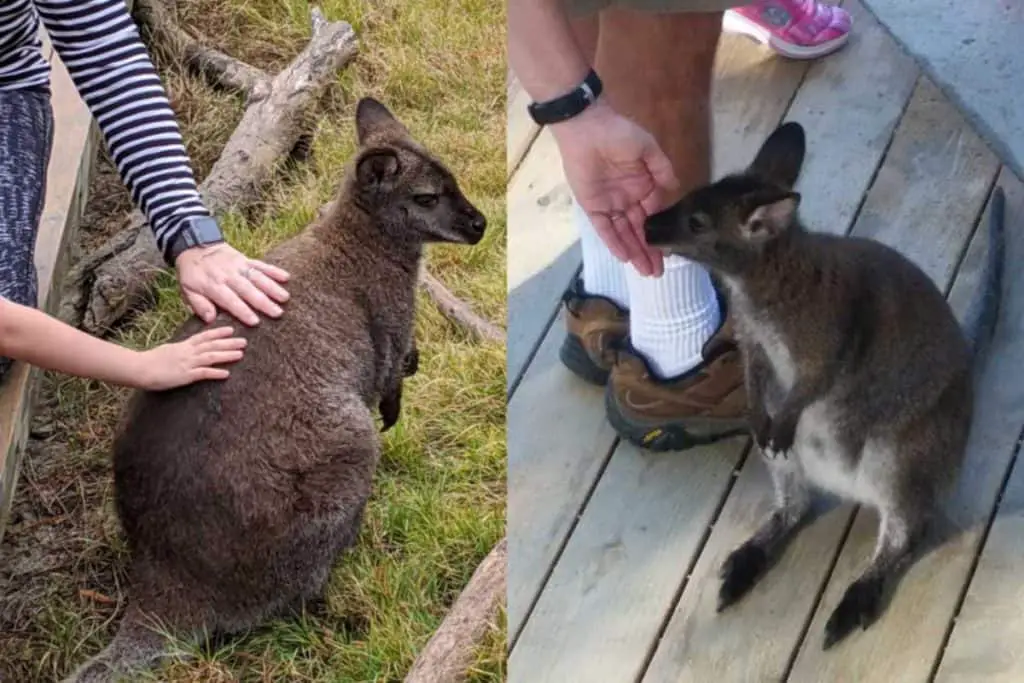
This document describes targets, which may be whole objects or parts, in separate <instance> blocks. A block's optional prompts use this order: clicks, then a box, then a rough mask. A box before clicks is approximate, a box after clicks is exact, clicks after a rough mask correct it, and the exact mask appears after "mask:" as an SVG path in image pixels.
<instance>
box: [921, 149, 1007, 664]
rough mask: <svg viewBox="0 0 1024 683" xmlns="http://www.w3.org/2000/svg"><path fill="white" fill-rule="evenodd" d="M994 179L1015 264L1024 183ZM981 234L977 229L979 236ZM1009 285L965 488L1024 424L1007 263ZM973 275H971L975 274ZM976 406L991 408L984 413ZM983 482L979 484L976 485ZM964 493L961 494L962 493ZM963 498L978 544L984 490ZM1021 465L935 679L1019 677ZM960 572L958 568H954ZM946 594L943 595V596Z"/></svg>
mask: <svg viewBox="0 0 1024 683" xmlns="http://www.w3.org/2000/svg"><path fill="white" fill-rule="evenodd" d="M999 184H1000V185H1002V186H1003V188H1004V189H1005V190H1006V195H1007V230H1008V231H1011V232H1012V234H1010V235H1009V236H1008V240H1009V241H1010V243H1009V244H1008V246H1007V252H1008V253H1007V262H1008V263H1009V264H1012V263H1018V262H1019V259H1020V258H1021V256H1022V255H1024V248H1022V246H1021V243H1022V242H1024V183H1021V181H1020V179H1018V178H1017V177H1015V176H1014V175H1013V174H1012V173H1011V172H1010V171H1009V170H1008V169H1006V168H1004V169H1003V172H1002V174H1001V176H1000V180H999ZM981 236H982V235H981V234H980V232H979V237H981ZM974 241H975V242H977V243H979V244H977V245H975V244H972V245H971V251H970V252H968V257H967V260H966V261H965V264H964V269H968V270H969V272H970V273H971V274H972V275H977V273H978V272H980V270H981V269H980V268H979V267H978V262H979V261H981V260H982V259H983V258H984V254H985V249H986V248H987V240H982V239H975V240H974ZM1006 273H1007V275H1008V276H1009V280H1010V282H1011V284H1010V286H1009V287H1008V288H1006V289H1005V290H1004V291H1005V292H1006V294H1005V296H1006V298H1005V299H1004V300H1003V302H1004V305H1003V308H1002V315H1001V320H1000V323H999V324H1000V325H1002V329H1001V330H1000V331H999V332H998V334H999V335H1000V337H1001V338H1002V342H1003V343H1002V344H1001V345H999V346H995V347H994V348H993V349H992V352H991V354H990V358H992V362H991V367H990V368H989V371H988V373H987V375H986V379H985V381H983V382H982V383H981V385H980V389H981V391H986V390H987V392H986V393H987V396H986V397H984V398H982V399H981V401H982V402H980V403H979V405H978V411H979V417H978V419H977V420H976V422H975V425H976V431H977V432H978V434H977V439H976V440H975V442H974V446H975V449H974V450H973V451H969V453H970V454H971V455H973V456H974V459H975V460H980V459H981V458H984V460H986V461H987V460H990V459H991V460H994V461H995V462H993V463H991V464H987V465H986V467H985V469H986V470H991V472H988V471H986V472H982V471H979V470H978V469H975V467H976V466H977V464H978V463H972V465H974V466H972V468H971V472H972V474H971V476H970V480H969V484H972V485H973V486H971V487H970V488H969V489H968V492H969V493H973V494H979V493H982V490H984V491H985V492H986V493H990V492H991V490H992V487H993V485H994V478H995V476H996V474H997V473H998V471H999V469H1000V467H999V466H1000V465H1001V464H1003V463H1005V462H1006V458H1007V456H1008V453H1009V452H1010V451H1011V450H1012V449H1013V447H1014V441H1015V440H1016V437H1017V434H1018V432H1019V430H1020V426H1021V424H1022V423H1024V378H1022V377H1021V368H1022V367H1024V344H1022V341H1021V340H1022V339H1024V292H1022V287H1021V285H1020V277H1019V276H1018V275H1017V273H1016V272H1015V270H1014V269H1013V267H1012V266H1010V267H1009V268H1008V269H1007V271H1006ZM974 279H975V280H976V279H977V278H976V277H975V278H974ZM957 284H958V288H957V290H954V294H959V293H960V291H963V292H966V291H968V290H969V289H974V287H976V286H977V285H976V283H973V284H974V287H967V286H964V287H959V284H960V283H959V282H958V283H957ZM981 411H986V413H991V415H982V414H981ZM979 484H980V485H981V486H978V485H979ZM960 495H961V496H962V497H963V496H964V495H965V494H964V493H963V492H961V494H960ZM972 498H973V496H968V497H967V498H964V499H963V500H961V501H959V502H960V503H961V504H962V503H967V504H966V505H965V506H964V507H963V508H962V509H961V511H960V512H961V516H960V517H959V518H958V521H959V524H960V525H962V527H963V528H966V529H967V532H966V533H965V536H966V538H964V539H963V543H962V544H963V545H966V546H971V545H972V544H977V543H979V542H980V538H979V536H980V534H981V532H982V530H983V526H984V513H985V512H986V511H987V509H988V508H987V507H986V506H985V505H984V503H985V502H989V503H990V502H991V498H990V497H988V496H982V500H979V501H977V502H975V501H973V500H971V499H972ZM1022 541H1024V463H1022V462H1021V461H1020V460H1019V459H1018V460H1017V463H1016V466H1015V467H1014V470H1013V473H1012V475H1011V478H1010V481H1009V483H1008V485H1007V488H1006V492H1005V494H1004V496H1003V498H1002V500H1001V502H1000V504H999V512H998V514H997V515H996V519H995V521H994V523H993V525H992V530H991V532H990V533H989V536H988V540H987V541H986V543H985V547H984V551H983V552H982V554H981V557H980V559H979V562H978V566H977V570H976V572H975V574H974V578H973V580H972V581H971V585H970V587H969V589H968V592H967V595H966V599H965V601H964V605H963V607H962V609H961V610H960V613H959V615H958V616H957V618H956V625H955V627H954V629H953V632H952V634H951V635H950V640H949V643H948V645H947V647H946V649H945V652H944V653H943V655H942V663H941V666H940V667H939V670H938V675H937V676H936V679H935V680H936V681H938V682H939V683H966V682H968V681H979V682H980V681H985V682H986V683H999V682H1005V683H1010V682H1011V681H1020V680H1024V651H1022V650H1021V643H1022V642H1024V580H1022V577H1024V542H1022ZM966 559H967V558H963V559H961V558H957V560H958V562H957V563H958V564H960V565H961V567H960V570H961V571H963V570H965V569H966V566H967V565H966ZM958 573H959V572H958ZM946 585H952V582H949V584H946V582H939V583H938V585H936V586H934V587H933V588H931V590H933V591H944V590H945V587H946ZM943 597H945V596H943Z"/></svg>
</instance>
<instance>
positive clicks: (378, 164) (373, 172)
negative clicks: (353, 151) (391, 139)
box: [356, 148, 400, 191]
mask: <svg viewBox="0 0 1024 683" xmlns="http://www.w3.org/2000/svg"><path fill="white" fill-rule="evenodd" d="M399 170H400V168H399V165H398V155H397V154H396V153H395V151H394V150H391V149H386V148H373V149H369V150H367V151H365V152H363V153H362V154H360V155H359V159H358V160H357V161H356V178H357V179H358V181H359V187H360V188H363V189H364V190H371V191H377V190H385V191H386V190H389V189H391V187H392V186H393V185H394V183H395V179H396V178H398V173H399Z"/></svg>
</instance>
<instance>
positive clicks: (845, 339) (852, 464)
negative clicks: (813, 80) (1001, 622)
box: [646, 122, 1004, 649]
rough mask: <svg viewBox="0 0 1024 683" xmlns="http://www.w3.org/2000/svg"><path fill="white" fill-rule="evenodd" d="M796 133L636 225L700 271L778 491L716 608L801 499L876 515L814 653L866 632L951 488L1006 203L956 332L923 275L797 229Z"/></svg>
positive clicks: (800, 146)
mask: <svg viewBox="0 0 1024 683" xmlns="http://www.w3.org/2000/svg"><path fill="white" fill-rule="evenodd" d="M804 151H805V141H804V131H803V128H802V127H801V126H800V125H799V124H797V123H794V122H790V123H786V124H784V125H782V126H780V127H779V128H778V129H776V130H775V132H774V133H772V135H771V136H770V137H769V138H768V139H767V141H766V142H765V143H764V145H763V146H762V148H761V150H760V151H759V152H758V154H757V156H756V158H755V159H754V161H753V163H752V164H751V166H750V168H748V169H747V170H746V171H745V172H742V173H737V174H733V175H728V176H726V177H724V178H722V179H721V180H719V181H718V182H715V183H713V184H711V185H708V186H705V187H701V188H699V189H697V190H694V191H693V192H691V193H689V194H688V195H687V196H686V197H684V198H683V199H682V200H681V201H679V202H678V203H677V204H675V205H674V206H672V207H670V208H668V209H666V210H665V211H663V212H661V213H659V214H656V215H654V216H651V217H650V218H649V219H648V222H647V226H646V234H647V239H648V241H649V243H650V244H652V245H655V246H658V247H660V248H661V249H663V250H665V251H667V252H670V253H674V254H680V255H682V256H685V257H687V258H690V259H693V260H695V261H698V262H700V263H702V264H705V265H706V266H708V267H709V268H710V269H711V270H712V272H713V273H714V274H715V276H716V278H717V279H718V280H719V281H720V282H721V283H722V284H723V285H724V289H725V292H726V294H727V298H728V302H729V306H730V311H729V312H730V314H731V315H733V316H735V321H736V325H737V336H738V341H739V345H740V348H741V351H742V355H743V359H744V363H745V373H746V387H747V394H748V402H749V410H750V425H751V429H752V432H753V435H754V439H755V441H756V443H757V444H758V446H759V447H760V450H761V452H762V454H763V456H764V461H765V462H766V464H767V467H768V470H769V472H770V474H771V479H772V483H773V487H774V491H775V506H774V509H773V511H772V512H771V514H770V515H769V517H768V518H767V519H766V520H764V522H763V523H762V525H761V526H760V528H759V529H758V530H757V532H756V533H755V534H754V535H753V536H752V537H751V538H750V539H749V540H747V541H746V542H745V543H743V544H742V545H740V546H739V548H737V549H735V550H734V551H733V552H732V553H731V554H730V555H729V557H728V558H727V560H726V561H725V563H724V564H723V565H722V568H721V574H720V577H721V579H722V584H721V587H720V592H719V600H718V609H719V611H721V610H722V609H725V608H726V607H728V606H729V605H732V604H733V603H735V602H736V601H737V600H739V599H740V598H741V597H743V596H744V595H746V594H747V592H748V591H750V589H751V588H752V587H753V586H754V585H755V584H756V583H757V581H758V580H759V579H760V578H761V577H762V576H763V575H764V573H765V572H766V571H767V569H768V567H769V565H770V564H771V563H772V562H773V561H774V560H775V559H777V558H778V556H779V554H780V552H781V550H782V548H783V546H784V543H785V541H786V540H788V538H790V537H791V535H792V532H794V531H795V530H796V528H797V527H798V525H799V524H800V522H801V521H803V520H804V519H805V517H806V516H807V515H808V513H809V511H810V502H811V500H810V490H811V487H812V486H813V487H817V488H820V489H824V490H826V491H829V492H831V493H833V494H836V495H838V496H839V497H841V498H843V499H846V500H852V501H856V502H857V503H860V504H862V505H867V506H870V507H872V508H874V509H875V510H876V511H877V512H878V515H879V529H878V543H877V545H876V549H875V553H874V556H873V557H872V559H871V562H870V564H869V566H868V568H867V570H866V571H864V573H863V574H861V576H860V577H859V578H857V579H856V580H855V581H854V582H853V583H852V584H851V585H850V586H849V587H848V588H847V590H846V593H845V595H844V596H843V598H842V600H841V601H840V603H839V605H838V606H837V607H836V608H835V610H834V611H833V612H832V614H831V616H830V618H829V620H828V622H827V624H826V626H825V635H824V641H823V644H824V648H826V649H827V648H829V647H831V646H832V645H834V644H835V643H837V642H839V641H840V640H842V639H843V638H845V637H846V636H847V635H848V634H849V633H851V632H852V631H853V630H854V629H855V628H857V627H860V628H867V627H868V626H870V625H871V624H872V623H873V622H874V621H875V619H877V617H878V615H879V614H880V613H881V610H882V608H883V594H884V591H885V589H886V588H887V587H891V586H892V585H894V579H895V578H896V576H897V575H898V573H899V571H900V570H902V569H903V568H905V567H906V565H907V562H908V560H909V559H910V558H911V555H912V551H913V548H914V542H915V541H917V540H919V539H920V537H921V533H922V531H923V529H924V526H925V523H926V521H927V520H928V518H929V516H930V513H932V512H934V510H935V508H936V507H937V504H938V499H939V497H940V496H941V495H942V494H944V493H945V492H946V491H948V488H949V487H950V486H951V485H952V484H953V483H954V482H955V479H956V477H957V476H958V473H959V469H960V466H961V462H962V460H963V457H964V449H965V445H966V443H967V437H968V433H969V431H970V426H971V419H972V411H973V394H972V372H973V366H974V365H975V364H976V363H975V360H974V359H975V357H977V353H976V351H977V349H978V347H979V346H981V345H982V344H983V343H984V342H985V341H986V340H987V339H988V338H989V336H990V335H991V334H992V330H993V328H994V326H995V321H996V318H997V316H998V307H999V299H1000V293H1001V291H1002V271H1003V263H1002V259H1003V252H1004V250H1003V243H1004V234H1003V201H1004V200H1003V196H1002V194H1001V190H998V189H997V191H996V193H995V194H994V196H993V205H992V212H991V216H992V219H991V222H990V227H989V230H990V240H991V241H990V244H989V253H988V259H987V263H986V267H987V273H986V275H985V279H984V287H983V290H982V294H981V296H980V297H979V298H978V300H977V302H976V303H975V306H974V308H973V309H972V314H971V315H970V316H969V318H970V320H969V323H968V324H967V326H966V328H967V329H966V334H965V330H963V329H961V327H960V326H959V324H958V323H957V320H956V318H955V317H954V314H953V312H952V310H951V308H950V307H949V304H948V303H947V302H946V300H945V299H944V298H943V296H942V293H941V292H940V291H939V290H938V288H937V287H936V286H935V284H934V283H933V282H932V281H931V280H930V279H929V278H928V276H927V275H925V274H924V272H923V271H922V270H921V269H920V268H918V267H917V266H916V265H914V264H913V263H911V262H910V261H909V260H908V259H906V258H905V257H903V256H902V255H900V254H899V253H898V252H896V251H895V250H893V249H890V248H889V247H887V246H885V245H883V244H881V243H879V242H876V241H873V240H869V239H859V238H853V237H837V236H831V235H825V234H820V233H814V232H809V231H807V230H806V229H805V228H804V227H803V226H802V225H801V223H800V221H799V219H798V216H797V206H798V204H799V200H800V195H799V194H797V193H796V192H794V191H793V186H794V184H795V183H796V180H797V177H798V175H799V172H800V167H801V166H802V164H803V159H804Z"/></svg>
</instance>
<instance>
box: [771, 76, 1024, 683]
mask: <svg viewBox="0 0 1024 683" xmlns="http://www.w3.org/2000/svg"><path fill="white" fill-rule="evenodd" d="M997 172H998V161H997V160H996V158H995V156H994V155H993V154H992V153H991V152H990V151H989V150H988V148H987V147H986V146H985V145H984V143H983V142H982V141H981V140H980V139H979V138H978V137H977V136H976V135H975V134H974V133H973V132H971V131H970V129H969V128H968V127H967V124H966V122H965V121H964V120H963V118H962V117H961V116H960V114H958V113H957V112H956V111H955V110H954V109H953V108H952V106H951V105H950V104H949V103H948V102H947V101H946V100H945V98H944V97H942V96H941V95H940V94H939V93H938V90H937V89H936V88H935V86H934V85H932V84H931V83H930V82H929V81H927V80H923V81H922V82H921V84H920V85H919V87H918V89H917V91H916V92H915V95H914V99H913V101H912V103H911V105H910V107H909V108H908V111H907V114H906V117H905V119H904V121H903V122H902V123H901V125H900V128H899V129H898V130H897V133H896V137H895V139H894V142H893V146H892V149H891V151H890V154H889V156H888V157H887V158H886V162H885V165H884V166H883V168H882V169H881V171H880V172H879V176H878V178H877V180H876V182H875V184H874V185H873V186H872V190H871V193H870V194H869V196H868V201H867V203H866V204H865V209H864V213H863V214H862V216H861V219H859V220H858V224H857V229H856V230H855V231H856V232H860V228H863V229H864V232H865V233H867V234H871V235H872V236H875V237H877V238H879V239H881V240H883V241H885V242H887V243H889V244H893V245H895V246H897V247H898V248H900V249H901V250H903V251H904V253H906V254H908V255H909V256H910V257H911V258H913V259H914V260H915V261H917V262H918V263H919V264H920V265H921V266H922V267H923V268H924V269H925V271H926V272H928V274H929V275H931V277H932V278H933V279H935V281H936V282H937V283H939V284H940V286H941V285H942V283H943V282H947V281H948V280H949V278H950V277H951V276H952V275H953V273H954V270H955V268H956V266H957V264H958V262H959V260H960V255H961V254H962V252H963V246H962V245H963V244H964V242H965V240H966V238H967V236H968V235H969V234H970V230H971V228H972V225H973V224H974V223H975V217H976V216H977V215H978V214H979V213H981V209H982V208H983V207H984V203H985V201H986V198H987V196H988V190H989V187H990V185H991V183H992V181H993V180H994V178H995V175H996V173H997ZM887 216H889V217H891V220H892V221H893V222H891V223H886V222H885V217H887ZM979 239H981V237H979ZM1013 248H1014V249H1017V248H1019V247H1018V246H1017V244H1016V242H1015V243H1014V245H1013ZM967 263H968V266H971V265H973V264H974V263H976V261H975V260H970V261H968V262H967ZM964 272H965V275H964V277H965V279H964V283H965V284H962V285H959V286H958V287H957V288H956V291H955V292H954V293H953V296H952V297H951V301H952V302H953V303H954V304H955V307H956V308H957V309H959V310H958V312H960V313H962V309H963V306H964V302H965V300H967V299H969V292H964V291H961V290H962V288H964V287H968V286H969V284H970V282H971V277H972V276H971V275H970V274H969V268H968V269H966V270H965V271H964ZM1010 305H1011V306H1012V305H1014V304H1012V303H1011V304H1010ZM1008 314H1012V311H1008ZM1004 329H1005V328H1004ZM999 349H1000V350H999V351H998V354H999V355H1005V351H1007V350H1008V347H1007V346H1006V345H1005V343H1004V344H1001V345H1000V347H999ZM1005 363H1006V361H1005V360H998V361H997V362H996V363H993V364H992V367H990V368H989V370H990V372H986V374H985V379H984V380H983V381H982V384H981V385H980V387H979V393H980V395H979V397H978V400H977V417H976V420H975V433H974V434H973V436H972V440H971V444H970V445H969V447H968V454H967V464H966V466H965V469H964V474H963V477H962V479H961V482H960V484H959V485H958V488H957V490H956V492H955V494H954V495H953V497H952V498H951V499H950V502H949V503H948V504H947V505H946V506H945V507H944V517H945V519H944V520H940V521H939V523H937V524H936V527H935V528H936V533H938V534H940V535H941V534H944V533H945V534H952V531H953V530H954V529H955V530H957V531H960V532H962V533H960V534H959V535H953V537H952V538H949V539H948V540H946V541H945V542H944V543H943V544H942V545H941V546H940V547H938V548H937V549H935V550H933V551H931V552H929V553H928V554H927V555H926V556H925V557H923V558H922V559H921V560H919V561H918V562H916V563H915V564H914V566H913V567H912V568H911V570H910V572H909V573H908V574H907V576H906V577H905V578H904V579H903V580H902V581H901V583H900V585H899V588H898V590H897V591H896V593H895V596H894V599H893V601H892V603H891V604H890V605H889V606H888V609H887V610H886V611H885V613H884V614H883V615H882V617H881V618H880V619H879V621H878V622H877V623H876V624H875V625H874V626H872V627H871V628H870V629H868V630H866V631H863V632H860V633H855V634H852V635H851V636H850V637H849V638H848V639H847V640H846V641H844V642H843V643H841V644H840V645H838V646H837V647H836V648H835V649H834V650H831V651H828V652H823V651H822V649H821V642H822V633H823V629H824V624H825V621H826V620H827V619H828V617H829V615H830V614H831V612H832V610H833V609H834V608H835V606H836V604H837V603H838V601H839V599H840V598H841V597H842V594H843V592H844V591H845V590H846V588H847V586H848V585H849V584H850V582H852V581H853V579H854V578H856V576H858V575H859V573H860V572H861V571H862V570H863V567H864V566H865V565H866V562H867V561H868V558H870V556H871V553H872V551H873V549H874V544H875V538H876V528H877V518H876V515H875V514H874V513H873V512H872V511H868V510H860V511H858V513H857V516H856V519H855V522H854V525H853V529H852V531H851V532H850V535H849V538H848V539H847V541H846V543H845V544H844V547H843V549H842V552H841V553H840V555H839V559H838V561H837V563H836V567H835V569H834V571H833V573H832V576H831V577H830V579H829V583H828V586H827V587H826V591H825V594H824V597H823V599H822V602H821V604H820V605H819V607H818V609H817V611H816V613H815V615H814V618H813V620H812V622H811V626H810V630H809V632H808V635H807V638H806V639H805V640H804V642H803V644H802V646H801V648H800V652H799V654H798V657H797V660H796V662H795V665H794V668H793V672H792V675H791V678H790V680H792V681H822V680H837V677H851V678H850V680H861V681H894V680H900V681H924V680H927V677H928V675H929V673H930V672H931V669H932V666H933V664H934V662H935V658H936V656H937V655H938V653H939V650H940V648H941V646H942V640H943V638H944V635H945V632H946V629H947V626H948V624H949V620H950V618H951V617H952V614H953V610H954V609H955V605H956V601H957V599H958V596H959V594H960V589H961V587H962V586H963V582H964V581H965V580H966V576H967V571H968V569H969V567H970V564H971V561H972V560H973V557H974V555H975V552H976V546H977V539H978V536H977V534H978V533H980V531H981V528H980V526H979V525H980V524H981V523H982V522H983V520H984V519H985V517H986V516H987V515H988V513H989V511H990V510H991V506H992V504H993V501H994V500H995V495H996V492H997V490H998V487H999V483H1000V482H1001V478H1002V476H1003V474H1004V472H1005V467H1006V463H1007V458H1008V457H1009V455H1010V450H1011V449H1010V448H1003V445H1002V442H1001V439H1004V438H1009V439H1010V441H1011V442H1012V441H1013V440H1015V438H1016V433H1017V431H1016V427H1014V425H1016V426H1017V427H1019V425H1020V423H1021V421H1022V420H1024V415H1022V416H1021V417H1020V418H1019V419H1018V418H1012V419H1011V418H1010V414H1009V412H1008V407H1009V406H1010V405H1012V401H1010V402H1008V401H1007V400H1006V399H1005V394H1004V390H1003V389H1002V388H1000V387H999V386H998V382H996V381H995V378H996V377H998V376H999V374H1000V373H995V375H993V374H992V372H991V371H992V370H994V369H995V368H996V367H997V366H999V367H1001V368H1002V371H1001V374H1002V375H1004V376H1005V375H1006V373H1007V370H1008V368H1009V367H1012V366H1011V365H1006V364H1005ZM1000 394H1003V395H1002V396H1000ZM1018 397H1019V394H1017V393H1014V394H1013V400H1017V398H1018ZM1010 431H1012V434H1009V432H1010ZM1001 432H1007V435H1006V436H1004V435H1002V434H1001ZM839 532H840V527H838V526H837V528H836V534H837V537H838V534H839ZM823 551H824V549H823Z"/></svg>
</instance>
